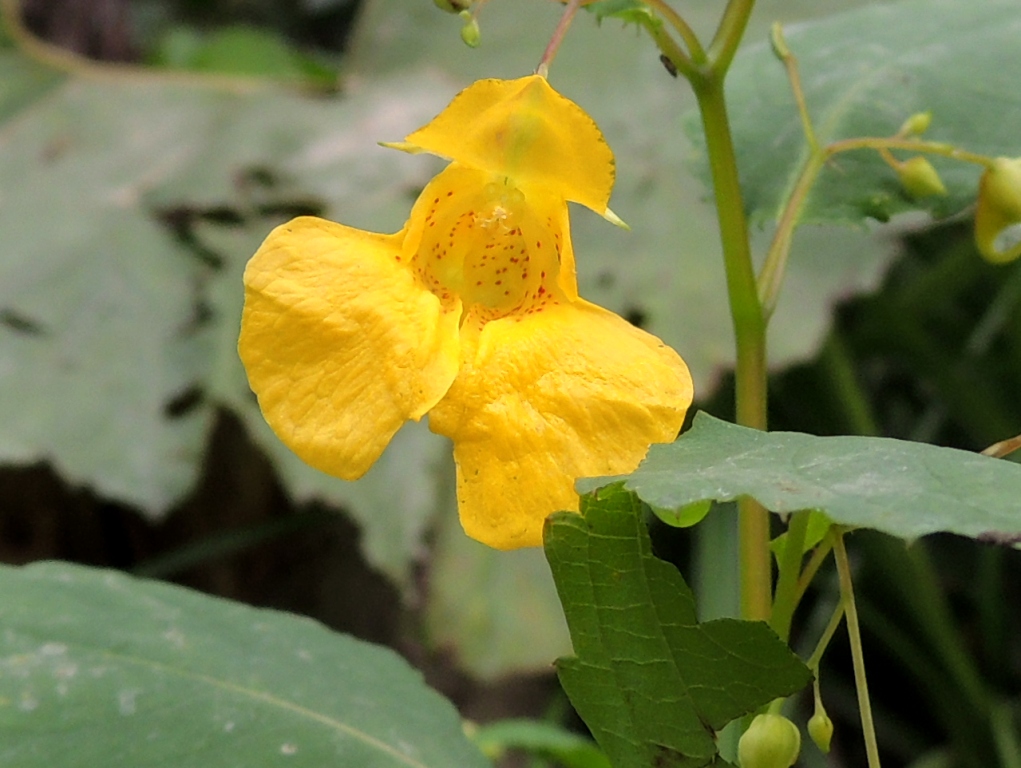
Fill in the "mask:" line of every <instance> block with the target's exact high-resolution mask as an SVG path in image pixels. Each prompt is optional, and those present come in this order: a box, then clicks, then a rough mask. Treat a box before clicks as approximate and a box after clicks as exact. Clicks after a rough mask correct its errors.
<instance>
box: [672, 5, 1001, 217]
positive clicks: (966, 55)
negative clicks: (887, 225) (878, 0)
mask: <svg viewBox="0 0 1021 768" xmlns="http://www.w3.org/2000/svg"><path fill="white" fill-rule="evenodd" d="M1019 34H1021V19H1019V17H1018V13H1017V3H1016V2H1014V0H985V1H984V2H980V3H961V2H957V0H905V2H898V3H888V4H886V3H884V4H872V5H869V6H867V7H864V8H860V9H856V10H852V11H848V12H846V13H842V14H838V15H834V16H831V17H829V18H826V19H823V20H821V21H815V22H811V23H807V24H798V25H791V26H788V27H786V28H785V37H786V39H787V43H788V45H789V47H790V49H791V51H792V52H793V53H794V55H795V56H796V57H797V58H798V61H799V65H800V67H799V69H800V73H801V78H802V84H803V89H804V93H805V98H806V101H807V104H808V111H809V114H810V115H811V116H812V120H813V123H814V125H815V129H816V132H817V135H818V138H819V141H820V143H821V144H826V143H829V142H831V141H834V140H836V139H843V138H851V137H858V136H879V137H883V136H891V135H893V134H894V133H895V132H896V131H897V130H898V128H899V127H900V125H901V123H903V122H904V120H906V119H907V118H908V117H909V116H911V115H912V114H914V113H916V112H924V111H930V110H931V112H932V114H933V122H932V127H931V128H930V129H929V130H928V132H927V133H926V134H925V135H924V138H925V139H929V140H933V141H944V142H950V143H953V144H956V145H958V146H960V147H961V148H963V149H967V150H970V151H973V152H978V153H983V154H988V155H993V156H996V155H1010V156H1015V155H1018V154H1021V138H1019V136H1018V132H1017V125H1018V123H1019V122H1021V95H1019V90H1018V85H1017V84H1018V82H1021V58H1019V57H1018V56H1017V39H1018V35H1019ZM727 100H728V102H730V103H731V104H735V105H740V109H735V110H733V112H732V114H731V118H732V121H733V126H732V127H733V133H734V141H735V145H736V150H737V155H738V165H739V168H740V169H741V181H742V189H743V190H744V193H745V205H746V208H747V212H748V215H749V216H750V217H751V218H752V219H754V220H757V221H773V220H776V219H777V218H778V217H779V215H780V213H781V211H782V209H783V207H784V205H785V204H786V202H787V199H788V197H789V195H790V193H791V189H792V187H793V184H794V181H795V178H796V177H797V175H798V174H799V172H800V170H801V167H802V165H803V164H804V163H805V161H806V157H807V153H806V150H805V141H804V136H803V133H802V130H801V124H800V121H799V118H798V113H797V110H796V108H795V105H794V99H793V96H792V94H791V87H790V83H789V82H788V80H787V76H786V73H785V71H784V68H783V66H782V65H781V64H780V63H779V62H778V61H777V60H776V58H775V57H774V56H773V53H772V50H771V49H770V46H769V45H767V44H766V43H765V42H764V43H762V44H760V45H756V46H755V47H754V48H749V49H747V50H744V51H742V52H741V53H740V54H739V55H738V57H737V59H736V60H735V63H734V66H733V68H732V70H731V72H730V74H729V75H728V80H727ZM687 127H688V129H689V134H690V135H691V136H692V138H693V139H694V140H696V141H697V142H698V143H699V144H702V143H703V140H702V139H701V137H700V134H701V129H700V128H699V127H698V126H697V123H696V119H695V116H694V115H692V116H691V118H690V119H689V120H688V122H687ZM700 154H701V155H702V157H701V158H700V160H699V168H700V175H701V176H702V178H703V179H708V177H709V176H708V166H707V164H706V162H705V158H704V152H703V153H700ZM895 154H897V155H898V156H899V157H900V158H901V159H902V160H905V159H908V157H910V153H906V152H896V153H895ZM928 157H929V159H930V160H931V161H932V162H933V164H934V165H935V166H936V168H937V170H938V171H939V175H940V177H941V178H942V180H943V182H944V183H945V185H946V187H947V190H948V192H949V194H948V195H947V196H946V197H938V196H935V197H927V198H924V199H920V200H917V199H913V198H911V197H909V196H908V195H907V194H906V193H905V192H904V191H903V190H902V188H901V185H900V183H899V181H898V179H897V176H896V174H895V173H894V172H893V171H892V170H891V169H890V168H889V167H888V166H887V165H886V164H885V163H884V162H883V161H882V160H881V159H880V158H879V156H878V155H877V154H876V152H874V151H865V150H863V151H855V152H847V153H841V154H839V155H837V156H836V157H835V158H834V159H833V161H832V162H831V163H830V164H829V166H828V167H827V168H826V169H825V170H824V171H823V173H822V175H821V176H820V178H819V180H818V183H817V184H816V186H815V187H814V188H813V190H812V192H811V193H810V194H809V197H808V199H807V201H806V203H805V205H804V208H803V210H802V213H801V220H802V222H805V223H819V222H832V223H851V224H858V223H861V222H863V221H864V220H865V219H867V218H874V219H879V220H880V221H885V220H887V219H889V218H890V216H892V215H894V214H896V213H899V212H902V211H909V210H916V209H921V210H927V211H929V212H931V213H932V214H933V215H935V216H948V215H950V214H953V213H956V212H958V211H960V210H962V209H963V208H964V207H965V206H967V205H969V204H971V203H972V202H974V200H975V195H976V191H977V181H978V175H979V170H980V169H979V168H978V166H975V165H972V164H968V163H961V162H951V161H947V160H944V159H941V158H936V157H933V156H928Z"/></svg>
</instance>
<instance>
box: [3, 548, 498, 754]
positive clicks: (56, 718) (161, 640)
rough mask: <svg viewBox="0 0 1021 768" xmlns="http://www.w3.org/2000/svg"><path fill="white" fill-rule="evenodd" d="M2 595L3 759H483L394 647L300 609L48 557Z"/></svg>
mask: <svg viewBox="0 0 1021 768" xmlns="http://www.w3.org/2000/svg"><path fill="white" fill-rule="evenodd" d="M0 593H2V594H3V595H4V597H3V599H2V601H0V622H2V624H3V627H4V632H3V635H2V637H0V697H2V698H0V701H3V703H4V705H5V706H2V707H0V730H2V731H3V734H4V738H3V741H2V743H0V763H2V764H3V765H11V766H13V765H17V766H19V768H35V767H36V766H38V768H52V766H58V765H59V766H61V768H94V766H98V765H102V766H106V767H107V768H143V767H145V766H151V767H152V768H156V766H169V765H187V766H190V767H193V768H221V767H222V768H226V766H236V765H259V766H270V765H287V766H295V767H297V766H311V767H314V768H322V766H325V765H351V766H359V767H362V766H365V768H370V767H372V768H390V767H393V768H420V767H422V766H436V768H447V766H452V765H457V766H476V767H477V768H482V767H483V766H485V765H487V763H486V761H485V759H484V758H483V757H482V756H481V754H479V752H478V751H477V749H476V748H475V747H473V746H472V745H471V744H470V743H469V742H468V741H467V740H466V738H465V737H464V733H463V731H462V728H461V723H460V720H459V718H458V715H457V712H456V711H455V710H454V708H453V707H452V706H451V705H450V703H449V702H447V701H446V700H444V699H443V698H442V697H441V696H439V694H437V693H435V692H434V691H432V690H430V689H429V688H427V687H426V686H425V684H424V683H423V682H422V679H421V676H420V674H419V673H418V672H416V671H415V670H413V669H411V668H410V667H409V666H408V665H407V663H406V662H405V661H404V660H403V659H401V658H400V657H399V656H397V655H396V654H394V653H393V652H391V651H389V650H387V649H384V648H380V647H377V646H373V645H370V644H368V643H364V642H361V641H358V640H354V639H353V638H350V637H347V636H345V635H339V634H336V633H333V632H331V631H329V630H328V629H326V628H325V627H323V626H321V625H319V624H317V623H315V622H313V621H310V620H308V619H304V618H300V617H297V616H293V615H290V614H285V613H280V612H277V611H268V610H258V609H255V608H250V607H247V606H243V605H239V604H236V603H230V602H228V601H225V600H220V599H217V598H212V597H207V596H203V595H200V594H198V593H195V592H191V591H189V590H185V589H182V588H180V587H175V586H170V585H166V584H160V583H156V582H146V581H141V580H137V579H132V578H130V577H127V576H124V575H123V574H119V573H116V572H110V571H98V570H94V569H89V568H84V567H80V566H73V565H67V564H60V563H44V564H37V565H32V566H28V567H25V568H9V567H3V568H0Z"/></svg>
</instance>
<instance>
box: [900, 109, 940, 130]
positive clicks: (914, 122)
mask: <svg viewBox="0 0 1021 768" xmlns="http://www.w3.org/2000/svg"><path fill="white" fill-rule="evenodd" d="M931 124H932V112H915V114H913V115H912V116H911V117H909V118H908V119H907V120H905V121H904V124H903V125H901V127H900V130H899V131H897V135H898V136H921V135H922V134H923V133H925V132H926V131H927V130H929V126H930V125H931Z"/></svg>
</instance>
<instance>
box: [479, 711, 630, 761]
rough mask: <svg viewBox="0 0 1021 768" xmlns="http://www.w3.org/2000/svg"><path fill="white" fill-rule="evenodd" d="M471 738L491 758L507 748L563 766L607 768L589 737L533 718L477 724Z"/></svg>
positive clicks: (602, 756) (601, 755) (600, 753)
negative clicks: (477, 726) (547, 759)
mask: <svg viewBox="0 0 1021 768" xmlns="http://www.w3.org/2000/svg"><path fill="white" fill-rule="evenodd" d="M472 740H473V741H474V742H475V743H476V744H477V745H478V746H479V748H480V749H481V750H482V751H483V752H484V753H485V754H487V755H492V756H493V757H494V758H497V757H499V756H501V755H502V754H503V753H504V752H506V751H507V750H509V749H516V750H522V751H524V752H527V753H529V754H531V755H536V756H539V757H547V758H550V759H552V760H555V761H556V763H557V765H558V766H563V768H611V766H610V762H609V761H608V760H607V759H606V755H604V754H603V753H602V752H601V751H600V750H599V748H598V747H597V746H596V745H595V744H593V743H592V740H591V739H589V738H586V737H585V736H581V735H579V734H577V733H572V732H571V731H567V730H564V729H563V728H561V727H560V726H557V725H554V724H552V723H544V722H540V721H537V720H498V721H497V722H495V723H488V724H486V725H483V726H480V727H479V729H478V730H477V731H475V733H473V734H472Z"/></svg>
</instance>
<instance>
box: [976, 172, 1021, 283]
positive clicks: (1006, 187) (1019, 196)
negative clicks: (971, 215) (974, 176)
mask: <svg viewBox="0 0 1021 768" xmlns="http://www.w3.org/2000/svg"><path fill="white" fill-rule="evenodd" d="M975 244H976V245H977V246H978V250H979V253H981V254H982V256H983V257H985V258H986V259H987V260H988V261H991V262H993V263H994V264H1005V263H1007V262H1008V261H1013V260H1014V259H1016V258H1017V257H1018V256H1021V157H1018V158H1013V159H1011V158H1007V157H998V158H996V160H995V161H993V165H992V167H991V168H987V169H986V172H985V173H983V174H982V179H981V181H979V185H978V206H977V207H976V209H975Z"/></svg>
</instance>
